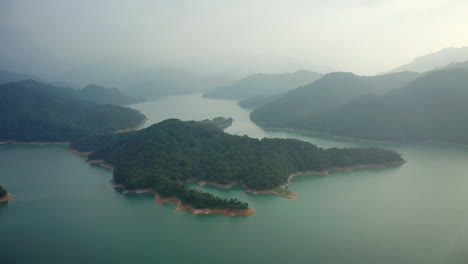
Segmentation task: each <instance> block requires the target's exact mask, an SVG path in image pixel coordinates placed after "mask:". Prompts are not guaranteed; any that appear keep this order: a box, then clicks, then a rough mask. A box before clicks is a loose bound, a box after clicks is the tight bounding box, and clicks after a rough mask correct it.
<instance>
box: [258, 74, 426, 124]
mask: <svg viewBox="0 0 468 264" xmlns="http://www.w3.org/2000/svg"><path fill="white" fill-rule="evenodd" d="M418 76H420V74H419V73H414V72H400V73H392V74H385V75H377V76H357V75H355V74H353V73H348V72H335V73H329V74H326V75H324V76H323V77H322V78H320V79H319V80H317V81H315V82H314V83H312V84H309V85H307V86H303V87H300V88H297V89H294V90H291V91H289V92H288V93H287V94H285V95H284V96H283V97H281V98H280V99H278V100H276V101H273V102H270V103H268V104H266V105H264V106H262V107H259V108H257V109H256V110H255V111H253V112H252V113H251V118H252V120H253V121H255V122H257V123H259V124H261V125H264V126H268V127H292V128H304V127H307V126H308V124H309V123H310V122H312V121H313V120H315V119H317V118H319V117H321V116H322V115H323V114H324V113H326V112H328V111H330V110H332V109H334V108H336V107H339V106H342V105H344V104H346V103H348V102H349V101H351V100H353V99H356V98H358V97H359V96H362V95H365V94H383V93H385V92H387V91H390V90H393V89H397V88H400V87H402V86H404V85H405V84H407V83H409V82H410V81H412V80H414V79H416V78H417V77H418Z"/></svg>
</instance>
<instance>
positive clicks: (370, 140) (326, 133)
mask: <svg viewBox="0 0 468 264" xmlns="http://www.w3.org/2000/svg"><path fill="white" fill-rule="evenodd" d="M262 128H263V129H265V130H271V131H288V132H301V133H308V134H316V135H325V136H329V137H334V138H340V139H346V140H351V141H360V142H367V143H378V144H391V143H403V141H391V140H374V139H365V138H355V137H347V136H337V135H334V134H331V133H328V132H321V131H314V130H306V129H298V128H284V127H262Z"/></svg>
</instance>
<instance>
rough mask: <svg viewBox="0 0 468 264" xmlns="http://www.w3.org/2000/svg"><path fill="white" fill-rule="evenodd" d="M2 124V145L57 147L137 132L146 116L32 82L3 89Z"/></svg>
mask: <svg viewBox="0 0 468 264" xmlns="http://www.w3.org/2000/svg"><path fill="white" fill-rule="evenodd" d="M70 90H71V89H70ZM0 120H1V122H0V142H48V143H53V142H72V141H75V140H78V139H80V138H83V137H89V136H94V135H102V134H108V133H111V132H113V131H118V130H122V129H128V128H134V127H136V126H138V125H140V124H141V123H142V121H144V120H145V116H144V115H143V114H141V113H140V112H138V111H136V110H133V109H131V108H127V107H122V106H116V105H109V104H97V103H94V102H90V101H86V100H81V99H77V98H74V97H71V96H70V94H69V92H68V90H67V89H65V88H58V87H54V86H50V85H46V84H42V83H38V82H36V81H32V80H28V81H22V82H16V83H7V84H3V85H0Z"/></svg>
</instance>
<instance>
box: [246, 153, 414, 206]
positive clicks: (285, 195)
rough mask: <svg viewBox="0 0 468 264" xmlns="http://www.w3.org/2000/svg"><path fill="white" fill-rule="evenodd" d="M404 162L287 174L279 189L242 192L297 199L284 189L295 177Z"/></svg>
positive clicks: (396, 164) (293, 194)
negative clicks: (285, 180) (286, 179)
mask: <svg viewBox="0 0 468 264" xmlns="http://www.w3.org/2000/svg"><path fill="white" fill-rule="evenodd" d="M405 162H406V161H400V162H388V163H385V164H380V165H355V166H350V167H341V168H340V167H334V168H331V169H329V170H324V171H303V172H295V173H292V174H289V176H288V181H287V182H286V183H285V184H282V185H280V186H279V187H277V188H275V189H269V190H250V189H246V190H244V192H246V193H253V194H274V195H279V196H282V197H284V198H287V199H294V198H296V197H297V194H296V193H295V192H292V191H289V190H287V189H286V187H287V186H289V185H291V184H292V179H294V177H297V176H313V175H328V174H329V173H330V172H333V171H354V170H359V169H370V168H387V167H393V166H400V165H403V164H404V163H405ZM278 188H279V189H281V191H277V189H278Z"/></svg>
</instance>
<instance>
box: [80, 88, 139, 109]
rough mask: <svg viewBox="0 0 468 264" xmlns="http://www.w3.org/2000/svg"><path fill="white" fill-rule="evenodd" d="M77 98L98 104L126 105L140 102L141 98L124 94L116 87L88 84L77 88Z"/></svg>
mask: <svg viewBox="0 0 468 264" xmlns="http://www.w3.org/2000/svg"><path fill="white" fill-rule="evenodd" d="M73 97H76V98H77V99H81V100H85V101H90V102H95V103H98V104H113V105H128V104H133V103H137V102H141V101H142V100H141V99H137V98H133V97H130V96H127V95H125V94H124V93H122V92H121V91H120V90H119V89H117V88H106V87H104V86H100V85H95V84H90V85H88V86H86V87H84V88H83V89H80V90H77V91H76V95H75V96H73Z"/></svg>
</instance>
